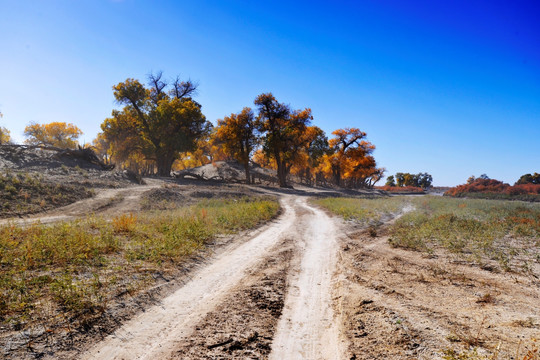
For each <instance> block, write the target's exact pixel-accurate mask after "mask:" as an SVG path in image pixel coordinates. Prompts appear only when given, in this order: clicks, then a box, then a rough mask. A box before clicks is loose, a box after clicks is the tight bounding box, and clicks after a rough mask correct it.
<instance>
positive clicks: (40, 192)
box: [0, 172, 93, 217]
mask: <svg viewBox="0 0 540 360" xmlns="http://www.w3.org/2000/svg"><path fill="white" fill-rule="evenodd" d="M92 195H93V192H92V191H89V190H87V189H85V188H83V187H81V186H73V185H66V184H64V185H60V184H51V183H47V182H46V181H44V179H43V177H41V176H40V175H32V174H29V173H10V172H7V173H3V174H0V217H11V216H14V215H24V214H31V213H36V212H39V211H44V210H48V209H52V208H55V207H59V206H63V205H67V204H70V203H73V202H75V201H77V200H80V199H83V198H87V197H90V196H92Z"/></svg>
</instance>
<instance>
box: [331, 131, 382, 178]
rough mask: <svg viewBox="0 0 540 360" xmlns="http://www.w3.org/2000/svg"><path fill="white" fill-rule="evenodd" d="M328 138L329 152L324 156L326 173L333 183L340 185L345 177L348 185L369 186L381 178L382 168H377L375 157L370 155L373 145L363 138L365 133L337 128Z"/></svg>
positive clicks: (373, 148)
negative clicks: (329, 175)
mask: <svg viewBox="0 0 540 360" xmlns="http://www.w3.org/2000/svg"><path fill="white" fill-rule="evenodd" d="M332 134H333V135H334V137H333V138H332V139H330V141H329V145H330V149H331V154H330V155H327V156H326V157H325V162H326V167H325V170H326V173H329V174H331V176H332V178H333V180H334V183H335V184H336V185H337V186H342V185H343V184H342V180H343V179H344V178H347V179H348V180H349V181H348V182H349V186H351V187H359V186H371V185H373V181H375V182H376V181H378V180H380V178H381V175H382V172H383V171H384V170H383V169H377V168H376V163H375V158H373V156H371V153H372V152H373V150H375V146H374V145H373V144H371V143H370V142H369V141H365V140H363V139H364V138H365V137H366V133H365V132H363V131H360V129H357V128H345V129H338V130H335V131H334V132H332ZM372 177H373V181H372Z"/></svg>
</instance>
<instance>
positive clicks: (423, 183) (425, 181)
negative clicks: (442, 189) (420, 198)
mask: <svg viewBox="0 0 540 360" xmlns="http://www.w3.org/2000/svg"><path fill="white" fill-rule="evenodd" d="M416 177H417V179H418V180H417V184H418V185H417V186H419V187H421V188H423V189H428V188H430V187H431V184H432V183H433V176H431V175H430V174H428V173H427V172H426V173H419V174H418V175H416Z"/></svg>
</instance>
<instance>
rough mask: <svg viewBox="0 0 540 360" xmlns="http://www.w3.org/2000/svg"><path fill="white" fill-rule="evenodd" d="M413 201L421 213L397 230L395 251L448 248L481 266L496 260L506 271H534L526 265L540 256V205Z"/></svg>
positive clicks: (405, 220)
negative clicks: (538, 241)
mask: <svg viewBox="0 0 540 360" xmlns="http://www.w3.org/2000/svg"><path fill="white" fill-rule="evenodd" d="M413 202H414V203H415V205H416V208H417V210H416V211H414V212H411V213H408V214H405V215H404V216H402V217H401V218H400V219H398V220H397V221H396V223H395V224H394V225H393V226H392V228H391V237H390V240H389V241H390V243H391V244H392V245H393V246H396V247H403V248H408V249H412V250H417V251H433V250H434V249H435V248H437V247H443V248H445V249H447V250H449V251H451V252H453V253H454V254H457V255H460V256H464V257H467V258H470V259H475V261H476V262H478V263H483V261H484V260H488V261H489V260H495V261H497V262H498V263H499V266H500V267H501V269H503V270H504V271H523V269H529V268H530V266H529V265H528V263H525V262H526V261H534V257H535V256H536V255H537V252H538V247H537V246H534V239H537V238H538V237H540V205H539V204H523V203H516V202H510V201H493V200H474V199H468V200H463V199H451V198H441V197H439V198H437V197H430V196H426V197H423V198H421V199H414V200H413ZM527 250H530V251H527ZM525 257H529V258H530V259H529V260H524V259H525ZM516 259H520V260H519V261H517V260H516ZM524 261H525V262H524Z"/></svg>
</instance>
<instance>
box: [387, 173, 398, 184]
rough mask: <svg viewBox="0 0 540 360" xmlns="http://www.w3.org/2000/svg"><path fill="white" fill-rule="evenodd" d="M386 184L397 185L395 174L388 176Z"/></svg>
mask: <svg viewBox="0 0 540 360" xmlns="http://www.w3.org/2000/svg"><path fill="white" fill-rule="evenodd" d="M385 185H386V186H396V182H395V181H394V176H393V175H390V176H389V177H387V178H386V184H385Z"/></svg>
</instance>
